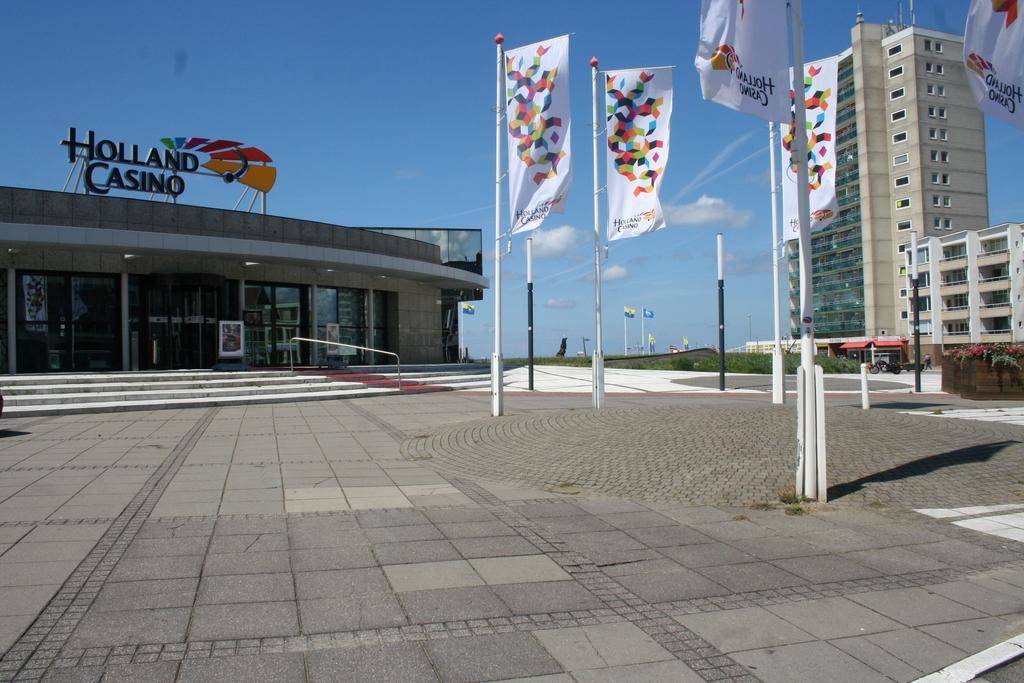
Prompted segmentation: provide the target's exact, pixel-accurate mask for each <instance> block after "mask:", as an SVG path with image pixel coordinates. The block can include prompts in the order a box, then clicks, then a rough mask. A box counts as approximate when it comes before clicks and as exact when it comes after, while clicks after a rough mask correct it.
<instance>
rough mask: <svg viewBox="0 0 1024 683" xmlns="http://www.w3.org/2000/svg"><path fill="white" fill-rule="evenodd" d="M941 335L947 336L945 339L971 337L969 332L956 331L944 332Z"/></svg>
mask: <svg viewBox="0 0 1024 683" xmlns="http://www.w3.org/2000/svg"><path fill="white" fill-rule="evenodd" d="M942 334H943V335H945V336H947V337H969V336H971V331H970V330H957V331H955V332H948V331H944V332H943V333H942Z"/></svg>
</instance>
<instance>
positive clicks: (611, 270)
mask: <svg viewBox="0 0 1024 683" xmlns="http://www.w3.org/2000/svg"><path fill="white" fill-rule="evenodd" d="M628 276H629V271H627V270H626V269H625V268H624V267H622V266H609V267H607V268H605V269H604V272H602V273H601V279H602V280H604V281H605V282H614V281H615V280H625V279H626V277H628Z"/></svg>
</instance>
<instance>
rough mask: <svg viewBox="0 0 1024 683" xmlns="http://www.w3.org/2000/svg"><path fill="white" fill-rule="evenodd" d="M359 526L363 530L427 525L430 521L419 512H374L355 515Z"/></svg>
mask: <svg viewBox="0 0 1024 683" xmlns="http://www.w3.org/2000/svg"><path fill="white" fill-rule="evenodd" d="M431 514H433V513H431ZM356 519H357V520H359V526H360V527H362V528H363V529H375V528H380V527H389V526H414V525H420V524H429V523H430V519H428V518H427V516H426V514H424V513H423V512H420V511H419V510H375V511H369V512H359V513H357V514H356Z"/></svg>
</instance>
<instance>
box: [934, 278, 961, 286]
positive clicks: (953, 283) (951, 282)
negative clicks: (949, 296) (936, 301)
mask: <svg viewBox="0 0 1024 683" xmlns="http://www.w3.org/2000/svg"><path fill="white" fill-rule="evenodd" d="M966 284H967V279H966V278H965V279H963V280H943V281H942V284H941V285H939V286H940V287H955V286H957V285H966Z"/></svg>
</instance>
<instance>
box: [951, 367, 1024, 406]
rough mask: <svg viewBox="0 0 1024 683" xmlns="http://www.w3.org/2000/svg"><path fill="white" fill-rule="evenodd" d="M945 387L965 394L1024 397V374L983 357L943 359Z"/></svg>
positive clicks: (1019, 398) (981, 397) (1012, 397)
mask: <svg viewBox="0 0 1024 683" xmlns="http://www.w3.org/2000/svg"><path fill="white" fill-rule="evenodd" d="M942 390H943V391H944V392H946V393H948V394H959V395H960V397H961V398H972V399H979V400H994V399H1009V400H1024V374H1022V373H1021V371H1020V370H1018V369H1016V368H1008V367H1005V366H995V367H992V366H990V365H989V364H988V363H986V362H985V361H983V360H968V361H963V362H960V361H957V360H952V359H950V358H944V359H943V360H942Z"/></svg>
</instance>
